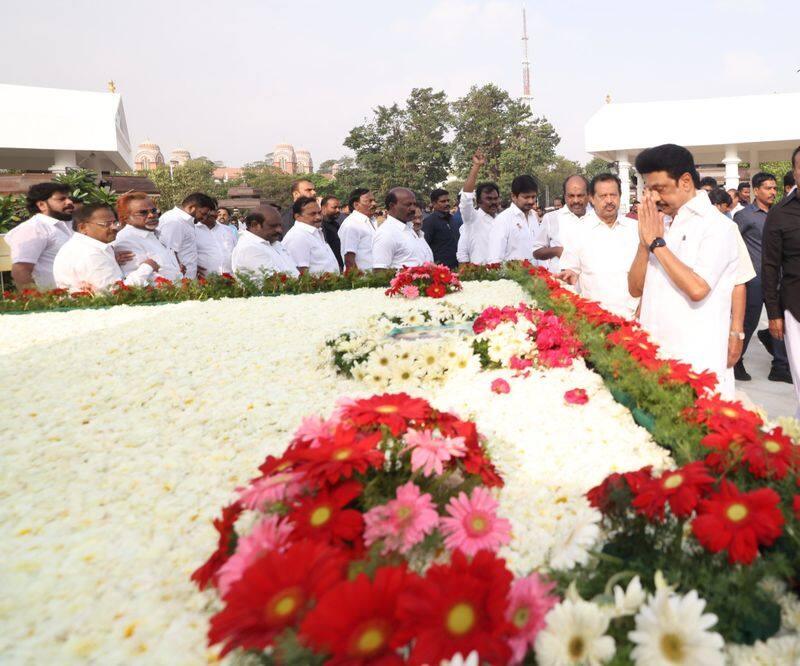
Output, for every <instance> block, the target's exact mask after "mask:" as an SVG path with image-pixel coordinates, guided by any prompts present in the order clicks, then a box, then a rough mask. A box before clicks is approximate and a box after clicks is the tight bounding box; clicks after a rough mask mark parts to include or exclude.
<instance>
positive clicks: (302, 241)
mask: <svg viewBox="0 0 800 666" xmlns="http://www.w3.org/2000/svg"><path fill="white" fill-rule="evenodd" d="M292 214H293V215H294V226H293V227H292V228H291V229H289V233H287V234H286V236H284V239H283V246H284V247H285V248H286V250H287V251H288V252H289V255H290V256H291V257H292V261H294V264H295V266H297V270H298V271H300V274H301V275H302V274H304V273H311V274H312V275H321V274H322V273H338V272H339V262H337V261H336V255H335V254H334V253H333V250H331V246H330V245H328V244H327V243H326V242H325V236H324V235H323V233H322V211H321V210H320V207H319V204H318V203H317V200H316V199H315V198H313V197H300V198H299V199H296V200H295V202H294V203H293V204H292Z"/></svg>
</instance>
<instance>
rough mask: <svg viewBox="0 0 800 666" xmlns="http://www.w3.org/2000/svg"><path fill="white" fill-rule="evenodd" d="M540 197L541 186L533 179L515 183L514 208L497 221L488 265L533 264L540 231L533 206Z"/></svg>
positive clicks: (513, 189) (490, 245)
mask: <svg viewBox="0 0 800 666" xmlns="http://www.w3.org/2000/svg"><path fill="white" fill-rule="evenodd" d="M538 196H539V183H537V182H536V179H535V178H534V177H533V176H529V175H527V174H526V175H523V176H517V177H516V178H514V180H512V181H511V205H510V206H509V207H508V208H506V209H505V210H504V211H503V212H502V213H500V214H499V215H498V216H497V217H496V218H495V220H494V224H493V225H492V227H491V231H490V232H489V256H488V263H490V264H502V263H503V262H506V261H523V260H528V261H533V239H534V236H535V235H536V232H537V230H538V228H539V218H538V217H537V216H536V213H535V212H534V210H533V207H534V205H535V204H536V198H537V197H538Z"/></svg>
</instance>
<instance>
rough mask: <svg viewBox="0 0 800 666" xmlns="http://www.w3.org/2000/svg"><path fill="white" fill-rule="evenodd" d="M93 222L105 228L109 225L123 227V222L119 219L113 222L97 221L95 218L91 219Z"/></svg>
mask: <svg viewBox="0 0 800 666" xmlns="http://www.w3.org/2000/svg"><path fill="white" fill-rule="evenodd" d="M89 222H91V223H92V224H96V225H97V226H98V227H103V229H108V228H109V227H121V226H122V222H120V221H119V220H114V221H113V222H96V221H95V220H89Z"/></svg>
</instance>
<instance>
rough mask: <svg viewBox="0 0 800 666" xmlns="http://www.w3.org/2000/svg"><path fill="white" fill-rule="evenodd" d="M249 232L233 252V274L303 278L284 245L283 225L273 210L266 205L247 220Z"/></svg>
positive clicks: (243, 234)
mask: <svg viewBox="0 0 800 666" xmlns="http://www.w3.org/2000/svg"><path fill="white" fill-rule="evenodd" d="M244 223H245V225H246V227H247V228H246V230H245V231H242V233H241V235H240V236H239V242H238V243H237V244H236V247H235V248H233V256H232V258H231V260H232V263H233V272H234V273H235V274H237V275H240V274H247V275H249V276H250V277H257V278H258V277H261V276H264V275H269V274H271V273H285V274H286V275H289V276H290V277H297V276H298V275H300V273H299V271H298V270H297V266H295V264H294V261H293V260H292V257H291V256H290V255H289V253H288V252H287V251H286V248H285V247H283V244H282V243H281V238H282V237H283V223H282V221H281V215H280V213H279V212H278V211H277V210H276V209H275V208H273V207H272V206H266V205H262V206H260V207H259V208H258V209H257V210H256V211H255V212H253V213H250V215H248V216H247V217H246V218H245V219H244Z"/></svg>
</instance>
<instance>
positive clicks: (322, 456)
mask: <svg viewBox="0 0 800 666" xmlns="http://www.w3.org/2000/svg"><path fill="white" fill-rule="evenodd" d="M381 437H382V435H381V433H380V432H374V433H370V434H367V435H361V434H360V433H359V432H358V431H357V430H353V429H352V428H345V427H339V428H337V429H336V432H335V433H334V436H333V439H332V440H330V441H327V442H325V443H323V444H322V445H320V446H317V447H315V448H304V449H296V450H294V451H288V452H287V453H286V459H287V460H290V461H292V462H294V463H296V467H295V471H296V472H299V473H301V474H303V475H304V476H305V478H306V479H308V480H309V481H310V482H311V483H312V484H318V483H320V482H327V483H329V484H334V483H336V482H337V481H339V480H340V479H349V478H351V477H352V476H353V474H354V473H355V472H358V473H359V474H364V473H366V471H367V469H369V468H370V467H372V468H376V469H377V468H380V467H381V466H382V465H383V459H384V455H383V452H382V451H380V450H379V449H377V448H376V447H377V445H378V443H379V442H380V441H381Z"/></svg>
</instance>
